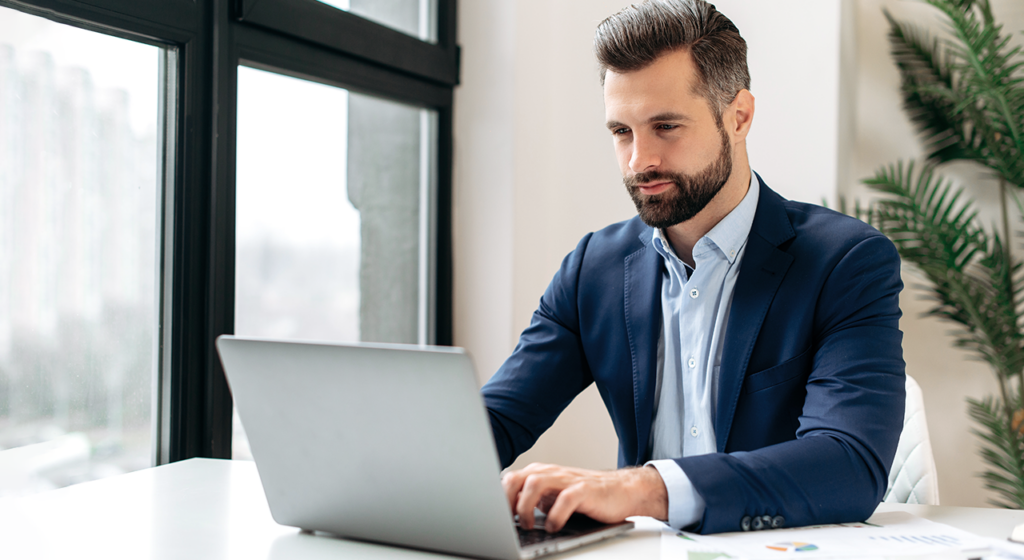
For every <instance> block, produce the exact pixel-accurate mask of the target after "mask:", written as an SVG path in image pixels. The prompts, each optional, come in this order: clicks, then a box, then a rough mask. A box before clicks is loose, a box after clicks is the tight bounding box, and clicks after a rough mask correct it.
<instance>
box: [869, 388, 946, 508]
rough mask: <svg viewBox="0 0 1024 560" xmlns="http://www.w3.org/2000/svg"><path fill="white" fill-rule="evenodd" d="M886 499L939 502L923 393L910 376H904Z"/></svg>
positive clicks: (937, 479)
mask: <svg viewBox="0 0 1024 560" xmlns="http://www.w3.org/2000/svg"><path fill="white" fill-rule="evenodd" d="M883 501H885V502H889V503H900V504H926V505H933V506H937V505H939V477H938V473H937V472H936V470H935V456H934V455H932V442H931V440H930V439H929V438H928V424H927V423H926V422H925V416H924V396H923V395H922V394H921V387H920V386H919V385H918V384H917V381H914V378H913V377H910V376H909V375H908V376H907V410H906V412H905V413H904V415H903V433H902V434H901V435H900V443H899V445H898V446H897V447H896V458H895V459H893V462H892V469H891V470H890V471H889V489H888V490H886V491H885V498H884V499H883Z"/></svg>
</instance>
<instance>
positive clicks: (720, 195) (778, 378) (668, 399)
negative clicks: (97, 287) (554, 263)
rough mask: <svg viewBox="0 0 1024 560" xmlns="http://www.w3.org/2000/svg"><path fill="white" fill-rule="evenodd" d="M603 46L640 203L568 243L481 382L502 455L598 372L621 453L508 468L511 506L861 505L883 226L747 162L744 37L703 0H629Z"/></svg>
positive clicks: (888, 386) (888, 348)
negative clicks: (603, 464) (799, 199)
mask: <svg viewBox="0 0 1024 560" xmlns="http://www.w3.org/2000/svg"><path fill="white" fill-rule="evenodd" d="M595 46H596V51H597V57H598V60H599V62H600V65H601V68H602V80H603V85H604V98H605V111H606V117H607V125H608V129H609V130H610V132H611V134H612V138H613V142H614V145H615V152H616V156H617V159H618V162H619V166H620V169H621V171H622V174H623V177H624V182H625V185H626V187H627V190H628V192H629V194H630V196H631V197H632V198H633V201H634V203H635V204H636V207H637V211H638V214H639V216H638V217H636V218H634V219H632V220H629V221H626V222H622V223H619V224H614V225H611V226H609V227H607V228H605V229H603V230H601V231H598V232H596V233H592V234H588V235H586V236H585V237H584V238H583V240H582V241H580V243H579V245H578V246H577V248H576V249H575V250H574V251H573V252H572V253H570V254H569V255H568V256H567V257H566V258H565V260H564V261H563V263H562V267H561V269H560V270H559V271H558V273H557V274H556V275H555V277H554V279H553V280H552V282H551V285H550V286H549V287H548V289H547V291H546V292H545V294H544V296H543V297H542V298H541V301H540V305H539V307H538V309H537V311H536V312H535V313H534V316H533V320H532V322H531V324H530V326H529V327H528V328H527V329H526V331H524V332H523V334H522V337H521V338H520V341H519V344H518V346H517V347H516V349H515V351H514V353H513V354H512V356H511V357H510V358H509V359H508V360H507V361H506V362H505V363H504V364H503V365H502V367H501V369H500V370H499V371H498V373H497V374H495V376H494V377H493V378H492V379H491V380H490V381H489V382H488V383H487V384H486V385H485V387H484V388H483V390H482V392H483V396H484V400H485V403H486V405H487V408H488V412H489V413H490V417H491V424H492V427H493V431H494V437H495V441H496V443H497V446H498V449H499V453H500V455H501V461H502V464H503V466H508V465H509V464H511V463H512V462H513V461H514V460H515V458H516V457H517V456H518V455H519V454H521V453H522V452H523V451H525V450H527V449H528V448H529V447H530V446H532V445H533V443H534V442H535V441H536V439H537V438H538V437H539V436H540V435H541V433H543V431H544V430H546V429H547V428H548V427H549V426H550V425H551V424H552V423H553V422H554V421H555V418H556V417H557V416H558V414H559V413H560V412H561V411H562V410H563V409H564V408H565V406H567V405H568V404H569V402H570V401H571V400H572V399H573V398H574V397H575V396H576V395H577V394H579V393H580V392H581V391H582V390H583V389H585V388H586V387H587V386H588V385H589V384H590V383H592V382H593V383H596V384H597V387H598V389H599V391H600V393H601V397H602V399H603V400H604V402H605V405H606V406H607V408H608V411H609V413H610V415H611V418H612V421H613V424H614V426H615V430H616V433H617V435H618V438H619V466H620V467H630V466H632V467H630V468H620V470H617V471H611V472H597V471H588V470H583V469H575V468H570V467H562V466H557V465H537V464H534V465H530V466H528V467H527V468H525V469H523V470H521V471H517V472H510V473H507V474H506V475H505V477H504V479H503V484H504V487H505V490H506V493H507V495H508V498H509V503H510V505H511V507H512V509H513V511H514V512H516V513H517V514H518V515H519V516H520V522H521V523H522V524H524V525H526V526H532V523H533V520H534V515H533V512H534V507H535V506H540V507H541V509H545V510H547V520H546V528H547V529H548V530H549V531H555V530H558V529H560V528H561V527H562V525H563V524H564V523H565V521H566V520H567V519H568V517H569V515H570V514H571V513H572V512H574V511H578V512H581V513H585V514H587V515H589V516H591V517H594V518H596V519H599V520H601V521H606V522H614V521H619V520H622V519H624V518H626V517H628V516H632V515H649V516H652V517H655V518H658V519H662V520H666V521H668V522H669V524H670V525H671V526H673V527H676V528H681V527H686V528H689V529H690V530H694V531H701V532H705V533H710V532H721V531H738V530H756V529H762V528H776V527H782V526H795V525H807V524H814V523H826V522H843V521H854V520H861V519H865V518H866V517H868V516H869V515H870V514H871V512H872V511H873V510H874V508H875V507H876V505H877V504H878V502H879V501H880V500H881V498H882V495H883V493H884V491H885V488H886V485H887V476H888V470H889V467H890V465H891V463H892V459H893V455H894V454H895V451H896V444H897V440H898V439H899V434H900V429H901V426H902V420H903V406H904V382H905V381H904V363H903V359H902V349H901V341H902V334H901V333H900V331H899V327H898V322H899V317H900V311H899V301H898V296H899V292H900V290H901V289H902V283H901V281H900V274H899V258H898V256H897V254H896V251H895V249H894V247H893V245H892V243H890V242H889V241H888V240H887V239H886V238H885V237H884V236H882V235H881V234H879V233H878V232H877V231H875V230H873V229H872V228H870V227H869V226H867V225H865V224H863V223H861V222H859V221H856V220H853V219H851V218H848V217H845V216H842V215H839V214H836V213H834V212H831V211H828V210H825V209H823V208H820V207H816V206H812V205H808V204H802V203H795V202H790V201H786V200H784V199H782V198H781V197H780V196H778V195H777V194H775V192H773V191H772V190H771V189H769V188H768V186H767V185H766V184H765V183H764V182H763V181H762V180H761V179H760V178H759V177H758V176H757V175H756V174H754V173H752V171H751V169H750V167H749V163H748V160H747V153H746V143H745V139H746V136H747V133H748V132H749V130H750V126H751V123H752V122H753V117H754V98H753V96H752V95H751V93H750V92H749V91H748V88H749V75H748V73H747V67H746V44H745V42H744V41H743V39H742V38H741V37H740V35H739V32H738V31H737V30H736V28H735V26H733V24H732V22H730V21H729V20H728V19H727V18H726V17H725V16H723V15H722V14H720V13H718V12H717V11H716V10H715V8H714V7H713V6H711V5H709V4H707V3H706V2H704V1H702V0H664V1H648V2H644V3H642V4H639V5H636V6H631V7H630V8H627V9H625V10H623V11H622V12H620V13H618V14H616V15H614V16H612V17H610V18H608V19H607V20H605V21H604V22H602V23H601V24H600V26H599V27H598V29H597V34H596V38H595ZM792 165H800V161H799V158H798V157H794V161H793V162H792Z"/></svg>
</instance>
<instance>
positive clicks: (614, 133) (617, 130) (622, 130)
mask: <svg viewBox="0 0 1024 560" xmlns="http://www.w3.org/2000/svg"><path fill="white" fill-rule="evenodd" d="M628 133H629V129H628V128H626V127H624V126H623V127H619V128H613V129H612V136H622V135H623V134H628Z"/></svg>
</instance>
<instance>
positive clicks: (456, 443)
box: [217, 336, 633, 560]
mask: <svg viewBox="0 0 1024 560" xmlns="http://www.w3.org/2000/svg"><path fill="white" fill-rule="evenodd" d="M217 350H218V352H219V354H220V358H221V363H222V364H223V366H224V371H225V373H226V374H227V379H228V384H229V385H230V387H231V392H232V395H233V396H234V399H235V404H236V406H237V407H238V414H239V416H240V417H241V419H242V424H243V425H244V426H245V431H246V434H248V436H249V445H250V447H251V449H252V455H253V458H254V459H255V461H256V468H257V469H258V470H259V474H260V479H261V480H262V482H263V489H264V491H265V493H266V496H267V502H268V504H269V505H270V512H271V514H272V515H273V517H274V520H275V521H277V522H278V523H280V524H282V525H289V526H293V527H298V528H300V529H302V530H304V531H309V532H312V531H322V532H325V533H330V534H333V535H337V536H341V537H346V538H352V539H359V540H365V541H373V542H378V543H386V544H391V545H398V546H404V547H411V548H418V549H425V550H432V551H439V552H445V553H450V554H456V555H461V556H471V557H479V558H494V559H501V560H518V559H521V558H535V557H538V556H541V555H544V554H548V553H553V552H561V551H563V550H568V549H570V548H575V547H577V546H581V545H584V544H587V543H591V542H596V541H599V540H602V539H606V538H609V537H612V536H614V535H618V534H621V533H623V532H626V531H628V530H629V529H631V528H632V527H633V524H632V523H631V522H624V523H619V524H613V525H605V524H601V523H597V522H595V521H593V520H590V519H589V518H586V517H584V516H574V519H572V520H571V521H570V524H569V525H567V529H566V530H565V531H564V534H563V533H556V534H555V536H554V538H551V536H550V535H548V534H547V533H546V532H545V531H543V530H519V529H518V528H517V526H516V523H515V520H514V519H513V516H512V512H511V510H510V508H509V505H508V501H507V499H506V497H505V493H504V490H503V489H502V486H501V479H500V470H501V469H500V465H499V462H498V454H497V451H496V449H495V446H494V440H493V436H492V433H491V426H490V422H489V421H488V416H487V413H486V411H485V409H484V406H483V400H482V399H481V397H480V393H479V387H478V385H477V378H476V375H475V374H474V371H473V366H472V363H471V361H470V358H469V356H468V355H467V354H466V352H465V351H464V350H462V349H460V348H447V347H427V346H412V345H397V344H369V343H358V344H324V343H311V342H295V341H289V342H283V341H273V340H265V339H253V338H243V337H234V336H221V337H219V338H218V339H217Z"/></svg>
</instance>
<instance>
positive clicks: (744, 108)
mask: <svg viewBox="0 0 1024 560" xmlns="http://www.w3.org/2000/svg"><path fill="white" fill-rule="evenodd" d="M725 112H726V114H725V115H723V117H724V123H723V124H724V126H725V130H726V132H727V133H729V135H730V136H732V141H733V142H734V143H737V142H742V141H744V140H746V138H747V134H748V133H749V132H750V125H751V124H752V123H753V122H754V96H753V94H751V93H750V91H749V90H745V89H741V90H740V92H739V93H737V94H736V98H735V99H733V100H732V103H730V104H729V107H728V108H727V109H726V111H725Z"/></svg>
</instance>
